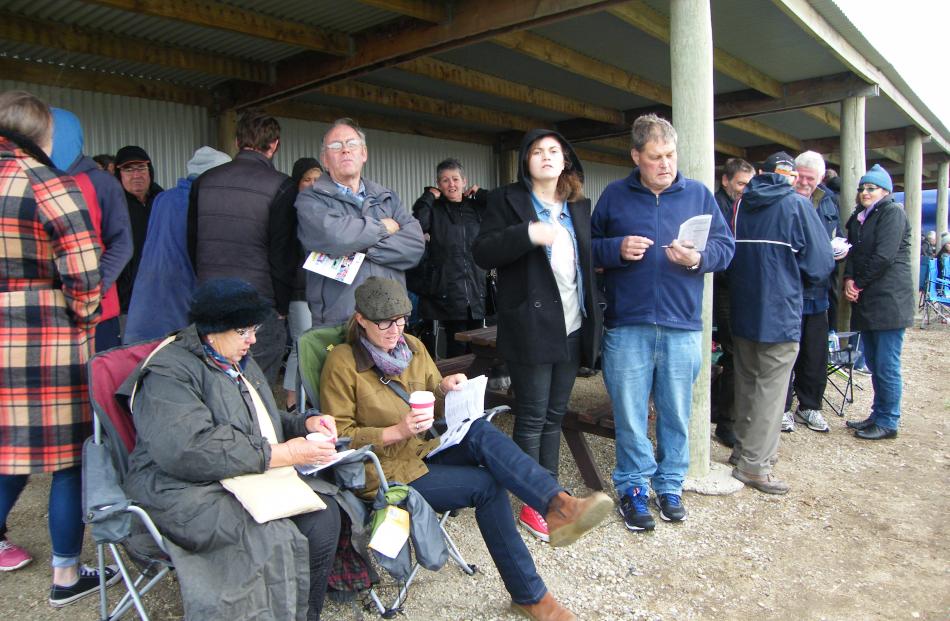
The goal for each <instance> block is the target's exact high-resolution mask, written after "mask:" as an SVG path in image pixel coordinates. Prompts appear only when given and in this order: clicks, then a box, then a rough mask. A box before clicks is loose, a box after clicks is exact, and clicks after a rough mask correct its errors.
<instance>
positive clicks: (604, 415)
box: [561, 403, 615, 491]
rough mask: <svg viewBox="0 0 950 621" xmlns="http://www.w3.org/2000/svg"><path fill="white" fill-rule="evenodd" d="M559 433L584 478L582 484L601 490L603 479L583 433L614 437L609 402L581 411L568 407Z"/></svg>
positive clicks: (612, 418)
mask: <svg viewBox="0 0 950 621" xmlns="http://www.w3.org/2000/svg"><path fill="white" fill-rule="evenodd" d="M561 433H563V434H564V440H565V441H566V442H567V447H568V448H569V449H571V456H573V457H574V463H576V464H577V469H578V470H579V471H580V473H581V478H582V479H584V485H586V486H587V487H589V488H591V489H593V490H598V491H599V490H603V489H604V480H603V478H601V476H600V471H599V470H597V465H596V464H595V463H594V456H593V454H592V453H591V451H590V445H588V444H587V438H585V437H584V434H585V433H590V434H593V435H595V436H600V437H602V438H610V439H611V440H613V439H615V436H614V414H613V410H612V409H611V407H610V403H605V404H603V405H601V406H598V407H596V408H592V409H590V410H587V411H583V412H578V411H577V410H572V409H569V410H568V411H567V413H566V414H565V415H564V420H563V421H562V422H561Z"/></svg>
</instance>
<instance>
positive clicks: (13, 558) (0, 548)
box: [0, 527, 546, 571]
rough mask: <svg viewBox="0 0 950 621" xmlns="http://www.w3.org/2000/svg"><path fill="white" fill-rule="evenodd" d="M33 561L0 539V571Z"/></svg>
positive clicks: (24, 553)
mask: <svg viewBox="0 0 950 621" xmlns="http://www.w3.org/2000/svg"><path fill="white" fill-rule="evenodd" d="M545 528H546V527H545ZM32 560H33V557H32V556H30V553H29V552H27V551H26V550H24V549H23V548H21V547H20V546H18V545H15V544H12V543H10V542H9V541H7V540H6V539H0V571H13V570H14V569H19V568H21V567H23V566H24V565H27V564H29V562H30V561H32Z"/></svg>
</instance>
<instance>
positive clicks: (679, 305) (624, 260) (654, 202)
mask: <svg viewBox="0 0 950 621" xmlns="http://www.w3.org/2000/svg"><path fill="white" fill-rule="evenodd" d="M632 136H633V149H632V150H631V151H630V155H631V157H632V158H633V161H634V163H635V164H636V168H634V170H633V172H632V173H630V175H629V176H628V177H627V178H626V179H621V180H619V181H615V182H613V183H611V184H610V185H608V186H607V188H606V189H605V190H604V193H603V194H601V196H600V200H599V201H598V202H597V207H596V209H594V214H593V217H592V222H591V236H592V245H593V252H594V262H595V264H597V265H598V266H599V267H602V268H604V272H605V286H606V299H607V309H606V311H605V314H604V324H605V327H606V331H605V334H604V343H603V367H604V383H605V384H606V385H607V391H608V392H609V393H610V399H611V401H612V402H613V410H614V422H615V425H616V434H617V443H616V446H617V467H616V468H615V470H614V474H613V482H614V486H615V487H616V490H617V495H618V496H619V497H620V512H621V514H622V515H623V518H624V522H625V523H626V526H627V528H628V529H630V530H634V531H639V530H651V529H653V528H654V526H655V525H656V522H655V521H654V519H653V517H652V515H651V514H650V510H649V508H648V500H649V489H650V487H652V488H653V491H654V492H655V493H656V498H655V503H656V506H657V508H658V509H659V512H660V517H661V518H663V519H664V520H667V521H677V522H678V521H681V520H684V519H685V518H686V509H685V508H684V507H683V505H682V501H681V495H682V487H683V478H684V477H685V475H686V469H687V468H688V466H689V437H688V426H689V416H690V410H691V406H692V398H693V381H694V380H695V379H696V376H697V374H698V373H699V367H700V364H701V362H702V349H701V347H702V345H701V343H702V330H703V322H702V302H703V274H705V273H707V272H716V271H721V270H724V269H726V267H727V266H728V265H729V261H730V260H731V259H732V255H733V252H734V251H735V244H734V243H733V240H732V236H731V235H730V233H729V229H728V227H727V225H726V222H725V220H724V219H723V217H722V214H721V213H720V211H719V207H718V206H717V205H716V200H715V199H714V198H713V195H712V192H710V191H709V189H708V188H706V186H704V185H703V184H702V183H699V182H698V181H694V180H692V179H687V178H685V177H683V176H682V175H681V174H679V173H678V172H677V170H676V130H674V129H673V126H672V125H670V123H669V122H668V121H666V120H664V119H661V118H659V117H657V116H656V115H653V114H650V115H645V116H641V117H640V118H638V119H637V120H636V121H635V122H634V123H633V131H632ZM702 214H708V215H710V216H712V224H711V227H710V230H709V237H708V240H707V242H706V248H705V249H704V250H703V251H702V252H699V251H697V250H695V249H694V248H693V247H692V244H691V243H689V242H683V243H680V241H678V240H677V239H676V237H677V235H678V233H679V227H680V225H681V224H682V223H683V222H684V221H686V220H688V219H689V218H691V217H693V216H698V215H702ZM651 393H652V394H653V402H654V404H655V405H656V436H657V450H656V457H654V454H653V446H652V444H651V443H650V439H649V438H648V437H647V413H648V403H649V398H650V394H651Z"/></svg>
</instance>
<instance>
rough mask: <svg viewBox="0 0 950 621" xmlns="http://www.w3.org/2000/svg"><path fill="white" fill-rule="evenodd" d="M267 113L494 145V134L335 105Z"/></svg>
mask: <svg viewBox="0 0 950 621" xmlns="http://www.w3.org/2000/svg"><path fill="white" fill-rule="evenodd" d="M264 109H265V110H266V111H267V112H268V113H269V114H272V115H274V116H282V117H287V118H292V119H301V120H304V121H322V122H324V123H331V122H333V121H335V120H336V119H339V118H341V117H353V118H355V119H356V120H357V121H359V124H360V125H361V126H362V127H366V128H371V129H379V130H382V131H387V132H398V133H401V134H410V135H413V136H427V137H429V138H441V139H443V140H457V141H459V142H469V143H474V144H488V145H490V144H495V134H492V133H483V132H474V131H466V130H461V129H458V128H455V127H448V126H440V125H438V124H432V123H427V122H422V121H416V120H412V119H400V118H396V117H392V116H387V115H382V114H372V113H369V112H356V113H354V111H353V110H349V109H344V108H339V107H335V106H321V105H316V104H309V103H303V102H297V101H282V102H280V103H276V104H271V105H269V106H267V107H265V108H264Z"/></svg>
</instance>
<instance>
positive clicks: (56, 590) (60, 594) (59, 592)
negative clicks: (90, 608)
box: [49, 565, 122, 608]
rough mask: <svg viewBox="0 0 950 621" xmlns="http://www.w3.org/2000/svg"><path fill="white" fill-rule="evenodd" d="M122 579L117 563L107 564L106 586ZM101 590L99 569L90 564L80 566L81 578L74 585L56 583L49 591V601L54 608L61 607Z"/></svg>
mask: <svg viewBox="0 0 950 621" xmlns="http://www.w3.org/2000/svg"><path fill="white" fill-rule="evenodd" d="M121 579H122V576H121V574H119V568H118V567H116V566H115V565H106V586H107V587H110V586H112V585H113V584H115V583H116V582H118V581H119V580H121ZM98 592H99V570H98V569H93V568H92V567H89V566H88V565H81V566H80V567H79V580H77V581H76V583H75V584H74V585H72V586H59V585H58V584H54V585H53V588H51V589H50V591H49V603H50V605H51V606H52V607H53V608H60V607H62V606H66V605H67V604H72V603H73V602H76V601H79V600H81V599H82V598H84V597H86V596H87V595H93V594H95V593H98Z"/></svg>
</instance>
